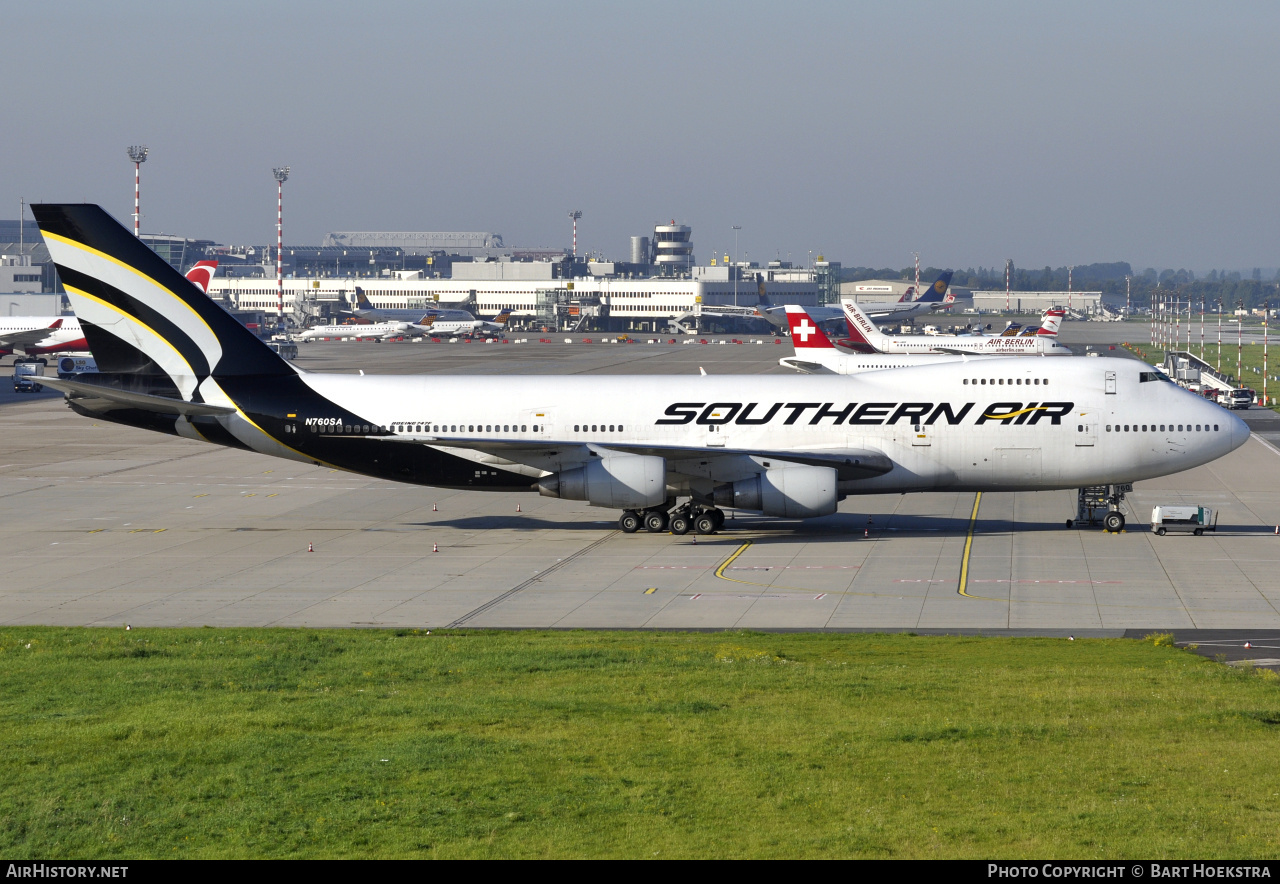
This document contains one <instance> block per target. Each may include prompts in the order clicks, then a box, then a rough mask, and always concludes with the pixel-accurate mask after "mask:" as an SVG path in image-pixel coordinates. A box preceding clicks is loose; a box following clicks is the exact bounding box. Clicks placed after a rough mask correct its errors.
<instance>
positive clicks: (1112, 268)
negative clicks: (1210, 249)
mask: <svg viewBox="0 0 1280 884" xmlns="http://www.w3.org/2000/svg"><path fill="white" fill-rule="evenodd" d="M940 273H942V269H941V268H937V267H924V268H921V270H920V284H921V286H927V285H928V284H929V283H931V282H933V281H934V280H935V279H937V278H938V274H940ZM1068 273H1070V277H1071V281H1070V285H1071V288H1072V289H1073V290H1075V291H1092V292H1096V291H1101V292H1102V293H1103V294H1104V295H1111V296H1113V297H1110V298H1108V299H1107V300H1108V301H1110V302H1112V303H1115V301H1116V299H1117V297H1118V298H1120V299H1123V298H1124V296H1125V280H1126V278H1128V279H1129V289H1130V303H1131V304H1132V305H1133V308H1134V309H1136V310H1145V309H1148V308H1149V307H1150V306H1151V303H1152V300H1153V299H1155V300H1157V301H1158V300H1160V299H1163V298H1169V299H1177V300H1182V301H1190V302H1191V303H1192V304H1193V305H1199V304H1201V303H1203V304H1205V305H1206V309H1207V310H1210V311H1213V310H1216V309H1218V305H1221V308H1222V309H1225V310H1226V311H1228V312H1230V311H1232V310H1234V309H1235V308H1236V306H1237V305H1243V306H1244V307H1245V308H1246V309H1253V308H1255V307H1261V306H1262V305H1263V303H1270V304H1271V305H1272V306H1280V272H1277V273H1276V275H1275V276H1274V277H1272V278H1271V279H1268V280H1264V279H1263V278H1262V271H1261V270H1260V269H1257V268H1255V269H1254V271H1253V272H1252V273H1251V274H1250V278H1248V279H1245V278H1244V276H1243V274H1241V273H1239V272H1235V271H1227V270H1222V271H1218V270H1211V271H1209V272H1208V273H1206V274H1204V275H1202V276H1201V277H1199V278H1197V276H1196V274H1194V273H1193V272H1191V271H1189V270H1185V269H1179V270H1168V269H1166V270H1159V271H1157V270H1156V269H1155V268H1154V267H1148V268H1146V269H1145V270H1143V271H1142V272H1140V273H1135V272H1134V271H1133V268H1132V267H1131V266H1130V264H1129V262H1128V261H1113V262H1109V263H1098V264H1077V265H1076V266H1075V267H1073V268H1071V269H1070V270H1068V268H1067V267H1044V268H1042V269H1039V270H1031V269H1027V268H1023V267H1018V266H1016V265H1015V266H1013V267H1011V268H1010V277H1009V285H1010V288H1012V289H1014V290H1015V291H1023V292H1063V291H1066V290H1067V285H1068V281H1067V277H1068ZM914 277H915V267H914V265H913V266H911V267H907V268H905V269H895V268H891V267H881V268H873V267H845V268H843V271H842V274H841V279H842V281H844V282H859V281H861V280H865V279H914ZM951 284H952V286H956V287H959V288H966V289H976V290H979V291H1000V290H1003V289H1004V287H1005V268H1004V267H1003V266H1001V267H978V268H977V269H974V268H972V267H970V268H968V269H964V270H956V271H954V276H952V278H951Z"/></svg>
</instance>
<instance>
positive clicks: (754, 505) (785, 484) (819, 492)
mask: <svg viewBox="0 0 1280 884" xmlns="http://www.w3.org/2000/svg"><path fill="white" fill-rule="evenodd" d="M714 499H715V502H716V504H717V505H718V506H730V507H734V508H736V509H740V510H754V511H756V512H762V513H764V514H765V515H766V516H782V517H784V518H788V519H809V518H813V517H814V516H829V515H831V514H832V513H834V512H835V511H836V504H837V503H839V495H838V494H837V489H836V471H835V470H834V469H832V468H831V467H810V466H794V467H780V468H778V469H775V470H768V471H766V472H763V473H760V474H759V475H757V476H753V477H751V478H750V479H743V480H741V481H739V482H733V483H732V484H728V485H720V486H719V487H717V488H716V490H715V494H714Z"/></svg>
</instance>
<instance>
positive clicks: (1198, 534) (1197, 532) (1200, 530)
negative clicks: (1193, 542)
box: [1191, 528, 1204, 537]
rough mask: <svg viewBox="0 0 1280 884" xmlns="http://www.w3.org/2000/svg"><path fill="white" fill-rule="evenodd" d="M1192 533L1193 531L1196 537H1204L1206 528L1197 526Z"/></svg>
mask: <svg viewBox="0 0 1280 884" xmlns="http://www.w3.org/2000/svg"><path fill="white" fill-rule="evenodd" d="M1191 533H1192V534H1194V535H1195V536H1196V537H1203V536H1204V529H1203V528H1197V529H1196V530H1194V531H1192V532H1191Z"/></svg>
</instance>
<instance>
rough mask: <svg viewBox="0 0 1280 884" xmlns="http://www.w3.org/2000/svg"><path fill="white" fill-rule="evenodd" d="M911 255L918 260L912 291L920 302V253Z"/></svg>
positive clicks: (915, 298)
mask: <svg viewBox="0 0 1280 884" xmlns="http://www.w3.org/2000/svg"><path fill="white" fill-rule="evenodd" d="M911 254H913V255H915V258H916V287H915V288H914V289H912V291H914V292H915V296H914V298H913V300H916V301H919V300H920V253H919V252H912V253H911ZM1006 306H1007V305H1006Z"/></svg>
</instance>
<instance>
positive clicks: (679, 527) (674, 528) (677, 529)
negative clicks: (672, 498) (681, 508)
mask: <svg viewBox="0 0 1280 884" xmlns="http://www.w3.org/2000/svg"><path fill="white" fill-rule="evenodd" d="M670 527H671V533H672V534H688V533H689V529H690V528H691V527H693V525H692V523H691V522H690V520H689V516H688V515H686V514H685V513H676V514H675V515H673V516H672V517H671V525H670Z"/></svg>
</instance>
